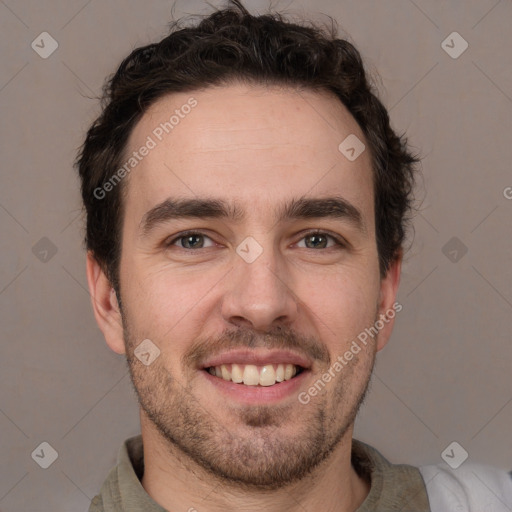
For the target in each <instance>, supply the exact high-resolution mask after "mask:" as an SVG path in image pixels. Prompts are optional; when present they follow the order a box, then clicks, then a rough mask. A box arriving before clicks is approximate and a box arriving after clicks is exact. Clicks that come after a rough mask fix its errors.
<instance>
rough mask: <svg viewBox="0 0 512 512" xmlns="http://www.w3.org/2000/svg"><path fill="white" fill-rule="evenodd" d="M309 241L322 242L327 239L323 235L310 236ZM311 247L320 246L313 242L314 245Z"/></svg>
mask: <svg viewBox="0 0 512 512" xmlns="http://www.w3.org/2000/svg"><path fill="white" fill-rule="evenodd" d="M309 239H310V240H316V241H317V242H318V240H319V239H320V240H321V239H325V237H323V236H321V235H309ZM310 245H312V246H313V247H318V244H317V243H315V242H313V243H312V244H310Z"/></svg>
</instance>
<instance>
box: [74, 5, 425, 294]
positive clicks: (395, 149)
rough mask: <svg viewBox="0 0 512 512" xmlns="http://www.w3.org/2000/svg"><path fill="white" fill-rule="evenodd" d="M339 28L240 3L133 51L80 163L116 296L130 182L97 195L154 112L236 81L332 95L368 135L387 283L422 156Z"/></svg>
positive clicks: (93, 238) (94, 231) (89, 218)
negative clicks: (173, 99)
mask: <svg viewBox="0 0 512 512" xmlns="http://www.w3.org/2000/svg"><path fill="white" fill-rule="evenodd" d="M332 21H333V25H332V30H330V31H329V30H327V29H325V28H320V27H318V26H315V25H313V24H305V23H301V24H298V23H294V22H291V21H289V20H286V19H285V18H284V16H283V15H281V14H279V13H269V14H266V15H261V16H255V15H251V14H250V13H249V12H248V11H247V9H246V8H245V7H244V6H243V5H242V3H241V2H240V1H239V0H230V1H229V5H228V6H227V7H226V8H225V9H220V10H217V11H215V12H214V13H212V14H210V15H209V16H207V17H203V18H202V19H201V20H200V22H198V23H197V24H195V25H194V26H186V27H182V28H180V26H179V25H180V21H178V22H173V23H172V24H171V29H170V33H169V35H168V36H167V37H165V38H164V39H162V40H161V41H160V42H158V43H153V44H149V45H147V46H144V47H140V48H137V49H135V50H134V51H133V52H132V53H131V54H130V55H129V56H128V57H126V58H125V59H124V60H123V61H122V63H121V64H120V66H119V68H118V70H117V71H116V72H115V73H114V74H113V75H112V76H110V77H109V78H108V79H107V81H106V83H105V85H104V87H103V95H102V98H101V106H102V112H101V114H100V115H99V117H98V118H97V119H96V120H95V121H94V122H93V124H92V126H91V127H90V129H89V130H88V132H87V136H86V138H85V141H84V143H83V145H82V147H81V148H80V151H79V154H78V156H77V159H76V163H75V165H76V167H77V168H78V173H79V176H80V179H81V192H82V199H83V203H84V207H85V211H86V235H85V245H86V248H87V249H88V250H89V251H91V252H92V253H93V255H94V257H95V259H96V260H97V261H98V263H99V264H100V265H101V267H102V269H103V270H104V272H105V274H106V275H107V277H108V279H109V280H110V282H111V284H112V286H113V287H114V288H115V289H116V291H119V284H120V283H119V261H120V252H121V227H122V222H123V217H124V210H123V198H124V194H123V186H122V185H123V184H122V183H121V184H120V186H117V187H113V188H112V190H111V191H109V193H108V194H107V195H106V197H98V194H97V193H95V190H97V189H98V187H101V186H102V185H103V184H104V183H106V182H108V181H109V180H111V179H112V176H114V174H115V173H116V171H117V170H118V169H119V167H120V166H121V165H122V162H123V153H124V151H125V150H126V146H127V142H128V139H129V136H130V134H131V132H132V130H133V128H134V126H135V125H136V124H137V122H138V121H139V120H140V118H141V117H142V116H143V115H144V113H145V112H146V111H147V110H148V108H149V107H150V106H151V105H152V104H154V103H155V102H156V101H157V100H158V99H160V98H162V97H163V96H165V95H168V94H171V93H177V92H191V91H194V90H198V89H203V88H205V87H209V86H218V85H224V84H227V83H230V82H232V81H236V80H239V81H242V82H248V83H257V84H264V85H284V86H290V87H299V88H305V89H308V90H313V91H330V92H332V93H334V94H335V95H336V96H337V98H339V100H340V101H341V102H342V103H343V104H344V105H345V107H346V108H347V109H348V111H349V112H350V113H351V114H352V116H353V117H354V118H355V120H356V121H357V123H358V124H359V126H360V128H361V129H362V131H363V133H364V135H365V137H366V142H367V145H368V147H369V150H370V153H371V160H372V171H373V186H374V196H375V225H376V242H377V249H378V254H379V268H380V274H381V277H383V276H385V275H386V273H387V270H388V269H389V266H390V264H391V263H392V262H393V261H394V260H395V259H396V257H397V256H398V254H399V252H400V250H401V247H402V244H403V241H404V238H405V235H406V228H407V223H408V221H409V220H410V219H409V213H410V211H411V209H412V201H413V198H412V193H413V188H414V182H415V174H416V172H417V169H416V166H415V164H416V163H417V162H419V158H418V157H417V156H414V155H413V154H411V153H410V151H409V149H408V145H407V139H406V138H405V137H404V135H397V134H396V133H395V132H394V131H393V130H392V128H391V127H390V122H389V115H388V112H387V110H386V108H385V107H384V106H383V104H382V103H381V102H380V100H379V99H378V97H377V93H376V91H375V90H374V87H373V85H372V84H370V81H369V79H368V77H367V73H366V72H365V69H364V66H363V62H362V59H361V56H360V54H359V52H358V51H357V49H356V48H355V47H354V46H353V45H352V44H351V43H350V42H348V41H347V40H345V39H340V38H338V37H337V34H336V24H335V22H334V20H332Z"/></svg>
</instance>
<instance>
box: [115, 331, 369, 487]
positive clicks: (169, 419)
mask: <svg viewBox="0 0 512 512" xmlns="http://www.w3.org/2000/svg"><path fill="white" fill-rule="evenodd" d="M123 325H124V336H125V343H126V347H127V351H126V352H127V363H128V367H129V370H130V375H131V379H132V384H133V386H134V389H135V393H136V395H137V398H138V401H139V404H140V407H141V408H142V410H143V411H144V413H145V415H146V416H147V418H148V419H149V420H150V421H151V422H152V423H153V425H154V426H155V428H156V429H157V431H158V432H159V434H160V436H161V437H162V439H163V441H164V442H165V444H166V445H167V447H168V451H169V454H170V456H171V457H177V458H178V459H179V460H181V461H182V463H184V464H185V465H186V466H190V468H191V469H194V465H195V466H196V468H197V466H199V467H200V468H202V469H203V470H204V471H206V472H207V474H209V475H210V476H211V477H213V478H214V479H215V480H218V481H219V482H220V483H221V484H224V485H227V486H230V487H236V488H240V489H246V490H248V489H252V490H256V489H258V490H267V491H269V490H275V489H279V488H283V487H285V486H287V485H290V484H292V483H294V482H297V481H299V480H301V479H303V478H304V477H306V476H308V475H310V474H311V473H312V472H313V470H314V469H315V468H317V467H318V466H319V465H320V464H321V463H322V462H324V461H326V460H327V459H328V457H329V455H330V454H331V453H332V452H333V451H334V449H335V448H336V446H337V445H338V444H339V443H340V441H341V440H342V439H343V437H344V436H345V434H346V433H347V431H348V429H349V428H350V427H351V426H352V425H353V423H354V420H355V418H356V415H357V412H358V410H359V408H360V406H361V405H362V403H363V402H364V399H365V397H366V394H367V391H368V387H369V382H370V377H371V373H372V370H373V366H374V361H375V353H374V351H370V352H371V353H369V354H366V356H365V357H366V361H365V363H364V364H362V365H359V366H358V365H357V360H356V358H354V360H353V361H352V362H353V363H354V365H352V366H351V367H346V368H344V369H343V371H342V372H340V374H338V375H337V376H336V378H335V382H334V383H333V386H334V389H333V390H332V391H331V390H328V391H327V393H325V394H322V395H320V394H319V395H318V396H316V397H314V398H312V400H311V401H310V403H309V404H307V405H302V404H299V402H298V400H297V402H294V403H293V404H292V405H258V406H240V405H239V406H237V407H235V406H234V405H232V404H226V408H227V409H228V411H229V414H222V415H221V418H227V417H233V415H235V416H236V418H237V423H238V424H237V426H236V429H231V425H229V424H223V423H222V422H221V420H217V419H216V417H214V416H213V414H212V413H211V412H209V411H208V410H207V409H206V408H205V406H203V405H202V404H201V403H200V402H199V400H198V399H197V398H196V396H195V395H194V392H193V388H192V384H191V383H188V384H186V386H183V385H181V384H180V383H179V382H177V381H176V379H174V378H173V377H172V375H171V374H170V373H169V372H168V370H167V369H166V368H165V367H164V366H163V365H162V359H163V358H158V359H157V360H156V361H155V362H153V363H152V364H151V365H150V366H148V367H146V366H144V365H142V364H141V363H140V361H139V360H138V359H137V358H136V357H135V356H134V355H133V349H134V348H135V346H136V339H137V338H135V337H134V336H133V335H132V333H131V332H130V329H129V328H128V327H127V324H126V322H123ZM360 356H361V354H359V357H360ZM358 359H359V358H358ZM355 371H358V372H363V375H362V377H359V382H360V383H361V384H360V385H359V387H360V389H359V390H356V391H355V392H354V391H353V392H352V393H353V395H350V393H349V392H348V391H349V390H351V389H352V387H353V378H354V374H355ZM351 384H352V386H351ZM287 424H288V425H290V424H293V425H294V426H295V430H294V435H293V436H289V435H286V433H285V427H286V425H287ZM297 425H300V426H299V428H298V429H297ZM183 456H185V457H183Z"/></svg>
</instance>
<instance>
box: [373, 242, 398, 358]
mask: <svg viewBox="0 0 512 512" xmlns="http://www.w3.org/2000/svg"><path fill="white" fill-rule="evenodd" d="M402 257H403V251H402V249H400V250H399V252H398V253H397V256H396V258H395V260H394V261H393V262H391V264H390V266H389V268H388V271H387V273H386V275H385V276H384V278H383V279H382V280H381V283H380V296H379V308H378V319H380V320H381V324H379V325H382V324H383V327H382V329H380V330H379V335H378V338H377V351H379V350H382V349H383V348H384V347H385V346H386V344H387V342H388V341H389V338H390V336H391V332H392V331H393V325H394V323H395V317H396V315H397V314H398V313H399V312H400V311H401V310H402V305H401V304H399V303H398V302H397V301H396V295H397V293H398V286H399V285H400V274H401V270H402Z"/></svg>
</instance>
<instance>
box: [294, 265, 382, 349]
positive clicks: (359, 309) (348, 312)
mask: <svg viewBox="0 0 512 512" xmlns="http://www.w3.org/2000/svg"><path fill="white" fill-rule="evenodd" d="M312 285H314V286H312ZM378 294H379V287H378V279H375V278H372V273H371V272H366V271H364V270H363V271H360V270H357V269H350V270H348V271H344V272H339V273H337V274H333V275H331V276H328V277H326V278H323V279H312V280H308V283H305V286H304V288H303V292H302V293H301V296H303V297H307V298H306V300H305V301H304V303H305V305H306V306H307V308H306V310H307V309H310V311H311V312H313V313H314V314H312V315H310V316H311V318H312V320H313V321H314V322H315V323H316V324H317V328H318V332H319V333H322V334H321V336H322V337H323V338H324V339H325V340H326V343H328V344H329V345H330V347H329V348H330V350H331V351H332V352H333V353H334V352H336V353H340V352H343V351H344V350H345V348H346V346H347V344H350V343H351V342H352V341H353V340H354V339H356V338H357V336H358V335H359V334H360V333H361V332H362V331H364V329H365V328H367V327H369V326H370V325H373V323H374V322H375V315H376V312H377V302H378ZM327 340H330V342H329V341H327Z"/></svg>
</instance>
